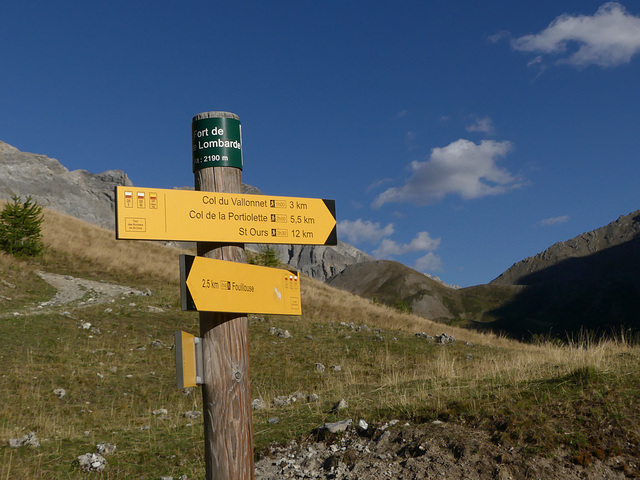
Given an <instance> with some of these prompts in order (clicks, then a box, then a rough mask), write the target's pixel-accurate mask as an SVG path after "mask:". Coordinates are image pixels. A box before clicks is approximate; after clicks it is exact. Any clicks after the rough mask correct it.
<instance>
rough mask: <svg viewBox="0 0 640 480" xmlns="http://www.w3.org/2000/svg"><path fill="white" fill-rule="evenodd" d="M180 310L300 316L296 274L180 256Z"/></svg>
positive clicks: (243, 264) (298, 283)
mask: <svg viewBox="0 0 640 480" xmlns="http://www.w3.org/2000/svg"><path fill="white" fill-rule="evenodd" d="M180 278H181V280H180V289H181V292H180V293H181V295H180V296H181V299H182V309H183V310H198V311H205V312H246V313H262V314H274V315H302V306H301V303H300V276H299V274H298V272H296V271H290V270H282V269H280V268H269V267H262V266H258V265H248V264H246V263H235V262H225V261H224V260H214V259H211V258H206V257H194V256H193V255H180Z"/></svg>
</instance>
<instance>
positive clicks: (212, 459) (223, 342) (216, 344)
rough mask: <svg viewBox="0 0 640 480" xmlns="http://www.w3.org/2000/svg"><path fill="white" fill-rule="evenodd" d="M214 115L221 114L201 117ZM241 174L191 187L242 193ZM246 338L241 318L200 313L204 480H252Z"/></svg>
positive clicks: (211, 172) (220, 249)
mask: <svg viewBox="0 0 640 480" xmlns="http://www.w3.org/2000/svg"><path fill="white" fill-rule="evenodd" d="M215 113H225V114H226V112H207V113H205V114H200V115H209V114H215ZM200 115H199V116H200ZM196 118H197V117H196ZM205 118H206V117H205ZM241 175H242V172H241V170H240V169H238V168H233V167H210V168H204V169H201V170H197V171H196V172H195V188H196V190H200V191H208V192H226V193H241V185H242V182H241ZM197 249H198V252H197V253H198V255H200V256H204V257H209V258H215V259H218V260H226V261H230V262H244V260H245V255H244V244H222V243H216V242H199V243H198V245H197ZM248 333H249V325H248V320H247V317H246V315H245V314H244V313H237V314H234V313H222V312H200V336H201V337H202V338H203V356H204V379H203V380H204V384H203V387H202V397H203V408H204V429H205V431H204V433H205V463H206V475H207V476H206V478H207V480H214V479H215V480H222V479H224V480H230V479H234V480H235V479H238V480H244V479H254V478H255V473H254V464H253V426H252V420H251V379H250V377H249V345H248Z"/></svg>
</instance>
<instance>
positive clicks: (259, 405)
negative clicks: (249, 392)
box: [251, 398, 264, 410]
mask: <svg viewBox="0 0 640 480" xmlns="http://www.w3.org/2000/svg"><path fill="white" fill-rule="evenodd" d="M251 408H252V409H253V410H262V409H263V408H264V402H263V401H262V399H261V398H254V399H253V400H252V401H251Z"/></svg>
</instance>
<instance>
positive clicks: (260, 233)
mask: <svg viewBox="0 0 640 480" xmlns="http://www.w3.org/2000/svg"><path fill="white" fill-rule="evenodd" d="M116 238H118V239H121V240H170V241H176V242H229V243H281V244H296V245H336V244H337V241H338V239H337V234H336V215H335V201H334V200H323V199H319V198H296V197H274V196H269V195H245V194H236V193H218V192H200V191H193V190H168V189H159V188H138V187H116Z"/></svg>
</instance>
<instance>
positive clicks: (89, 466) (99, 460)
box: [78, 453, 107, 472]
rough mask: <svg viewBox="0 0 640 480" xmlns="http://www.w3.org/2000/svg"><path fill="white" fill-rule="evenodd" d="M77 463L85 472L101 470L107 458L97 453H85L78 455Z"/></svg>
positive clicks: (105, 464)
mask: <svg viewBox="0 0 640 480" xmlns="http://www.w3.org/2000/svg"><path fill="white" fill-rule="evenodd" d="M78 464H79V465H80V468H81V469H82V470H84V471H85V472H101V471H102V470H104V468H105V467H106V466H107V459H106V458H104V457H103V456H102V455H100V454H97V453H85V454H84V455H80V456H79V457H78Z"/></svg>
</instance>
